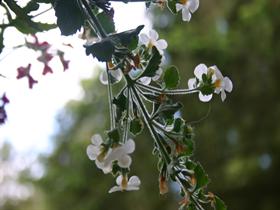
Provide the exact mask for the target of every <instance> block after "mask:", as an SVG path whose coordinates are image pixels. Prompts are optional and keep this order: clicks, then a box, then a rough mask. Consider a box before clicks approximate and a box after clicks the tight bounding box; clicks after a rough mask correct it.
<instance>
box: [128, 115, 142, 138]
mask: <svg viewBox="0 0 280 210" xmlns="http://www.w3.org/2000/svg"><path fill="white" fill-rule="evenodd" d="M143 129H144V123H143V121H142V120H141V119H140V118H138V117H137V118H134V119H133V120H132V121H131V122H130V132H131V133H132V134H133V135H135V136H137V135H139V134H140V133H141V132H142V131H143Z"/></svg>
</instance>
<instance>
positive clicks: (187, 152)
mask: <svg viewBox="0 0 280 210" xmlns="http://www.w3.org/2000/svg"><path fill="white" fill-rule="evenodd" d="M183 142H184V146H185V149H184V153H183V155H184V156H191V155H192V154H193V150H194V142H193V141H192V140H191V139H186V138H184V139H183Z"/></svg>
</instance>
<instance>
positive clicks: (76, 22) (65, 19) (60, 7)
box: [54, 0, 84, 36]
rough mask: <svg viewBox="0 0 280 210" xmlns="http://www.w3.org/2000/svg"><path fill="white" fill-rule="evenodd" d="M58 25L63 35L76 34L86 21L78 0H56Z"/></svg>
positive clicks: (55, 7) (55, 8)
mask: <svg viewBox="0 0 280 210" xmlns="http://www.w3.org/2000/svg"><path fill="white" fill-rule="evenodd" d="M54 10H55V16H56V17H57V25H58V27H59V29H60V31H61V34H62V35H65V36H68V35H71V34H74V33H76V32H77V30H79V29H80V28H81V26H82V25H83V23H84V18H83V15H82V13H81V11H80V9H79V6H78V5H77V1H76V0H56V1H55V3H54Z"/></svg>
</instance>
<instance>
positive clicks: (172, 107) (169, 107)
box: [153, 102, 183, 120]
mask: <svg viewBox="0 0 280 210" xmlns="http://www.w3.org/2000/svg"><path fill="white" fill-rule="evenodd" d="M182 107H183V105H182V104H181V103H178V102H176V103H172V104H161V105H160V106H159V108H158V110H157V112H156V113H155V114H154V116H153V117H155V116H160V117H163V118H164V119H165V120H166V119H171V118H173V116H174V114H175V113H176V112H177V111H179V110H180V109H181V108H182Z"/></svg>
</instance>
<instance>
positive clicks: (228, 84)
mask: <svg viewBox="0 0 280 210" xmlns="http://www.w3.org/2000/svg"><path fill="white" fill-rule="evenodd" d="M209 69H210V71H211V70H213V71H214V87H215V93H216V94H220V93H221V98H222V101H224V100H225V99H226V92H225V91H227V92H229V93H230V92H231V91H232V88H233V85H232V81H231V80H230V79H229V78H228V77H224V76H223V75H222V73H221V71H220V70H219V69H218V68H217V66H211V67H210V68H209Z"/></svg>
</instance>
